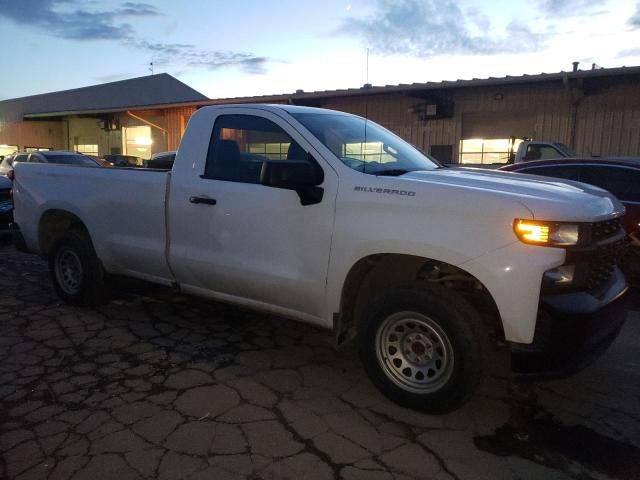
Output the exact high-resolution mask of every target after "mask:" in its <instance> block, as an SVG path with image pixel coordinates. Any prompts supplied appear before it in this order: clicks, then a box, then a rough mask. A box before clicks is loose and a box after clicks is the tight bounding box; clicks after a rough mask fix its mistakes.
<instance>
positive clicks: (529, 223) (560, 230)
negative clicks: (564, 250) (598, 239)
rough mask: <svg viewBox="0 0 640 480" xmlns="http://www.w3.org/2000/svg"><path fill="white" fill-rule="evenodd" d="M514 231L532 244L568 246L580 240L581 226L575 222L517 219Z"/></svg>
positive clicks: (522, 240) (521, 238)
mask: <svg viewBox="0 0 640 480" xmlns="http://www.w3.org/2000/svg"><path fill="white" fill-rule="evenodd" d="M513 231H514V232H515V234H516V236H517V237H518V239H520V241H521V242H524V243H529V244H531V245H543V246H547V247H568V246H572V245H577V244H578V241H579V240H580V226H579V225H578V224H575V223H556V222H543V221H538V220H521V219H516V220H515V221H514V222H513Z"/></svg>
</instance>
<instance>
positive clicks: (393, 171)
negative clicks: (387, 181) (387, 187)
mask: <svg viewBox="0 0 640 480" xmlns="http://www.w3.org/2000/svg"><path fill="white" fill-rule="evenodd" d="M409 172H413V170H405V169H403V168H390V169H388V170H378V171H377V172H367V173H371V174H372V175H378V176H381V177H382V176H384V177H398V176H400V175H404V174H405V173H409Z"/></svg>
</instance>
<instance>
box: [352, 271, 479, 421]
mask: <svg viewBox="0 0 640 480" xmlns="http://www.w3.org/2000/svg"><path fill="white" fill-rule="evenodd" d="M398 328H400V330H398ZM358 337H359V343H360V356H361V359H362V362H363V364H364V368H365V370H366V372H367V374H368V375H369V377H370V379H371V381H372V382H373V383H374V384H375V385H376V387H378V389H379V390H380V391H381V392H382V393H383V394H384V395H385V396H386V397H387V398H389V399H391V400H392V401H394V402H396V403H398V404H400V405H402V406H405V407H408V408H412V409H415V410H421V411H423V412H428V413H446V412H450V411H452V410H455V409H456V408H458V407H459V406H461V405H462V404H463V403H464V402H465V401H466V400H467V399H468V398H469V396H470V395H471V394H472V393H473V391H474V390H475V388H476V386H477V385H478V383H479V381H480V378H481V376H482V369H483V351H484V344H485V342H486V341H487V334H486V332H485V329H484V328H483V325H482V322H481V319H480V317H479V315H478V314H477V313H476V311H475V310H474V309H473V307H471V306H470V305H469V303H468V302H467V301H466V300H465V299H464V298H463V297H462V296H460V295H459V294H458V293H456V292H455V291H452V290H449V289H446V288H444V287H440V286H438V285H428V284H427V285H425V284H419V283H415V284H411V285H408V286H403V287H399V288H396V289H393V290H391V291H389V292H388V293H386V294H384V295H383V296H381V297H380V298H378V299H376V301H375V302H373V303H371V304H370V305H369V307H368V308H367V309H365V312H364V314H363V315H362V317H361V319H360V322H359V334H358ZM394 349H395V350H394ZM438 362H439V363H438Z"/></svg>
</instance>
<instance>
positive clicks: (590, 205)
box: [398, 168, 624, 222]
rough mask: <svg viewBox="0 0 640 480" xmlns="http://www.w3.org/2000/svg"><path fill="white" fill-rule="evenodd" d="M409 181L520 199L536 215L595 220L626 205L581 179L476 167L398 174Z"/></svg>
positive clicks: (603, 217) (506, 198)
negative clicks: (579, 180) (577, 180)
mask: <svg viewBox="0 0 640 480" xmlns="http://www.w3.org/2000/svg"><path fill="white" fill-rule="evenodd" d="M398 179H399V180H400V179H402V180H404V181H406V182H407V183H414V184H415V185H416V187H417V186H418V184H422V183H429V184H438V185H442V186H449V187H455V188H461V189H471V190H476V191H481V192H485V193H486V194H489V195H495V196H503V197H505V200H508V199H509V198H511V199H512V200H518V201H519V202H520V203H522V204H523V205H524V206H526V207H527V208H528V209H529V210H530V211H531V212H532V214H533V216H534V218H537V219H540V220H551V221H575V222H593V221H598V220H602V219H605V218H608V217H611V216H613V215H622V214H624V206H623V205H622V204H621V203H620V201H618V199H616V198H615V197H614V196H613V195H611V194H610V193H609V192H607V191H606V190H603V189H601V188H598V187H594V186H592V185H587V184H584V183H580V182H574V181H570V180H561V179H545V178H544V177H540V176H538V175H527V174H522V173H515V172H498V171H495V170H482V169H474V168H442V169H438V170H431V171H416V172H411V173H407V174H405V175H402V176H401V177H398Z"/></svg>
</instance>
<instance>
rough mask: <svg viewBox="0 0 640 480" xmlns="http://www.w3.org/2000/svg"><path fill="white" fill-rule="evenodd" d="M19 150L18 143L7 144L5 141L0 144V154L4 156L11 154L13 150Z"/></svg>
mask: <svg viewBox="0 0 640 480" xmlns="http://www.w3.org/2000/svg"><path fill="white" fill-rule="evenodd" d="M17 151H18V146H17V145H6V144H4V143H3V144H2V145H0V156H2V157H5V156H7V155H11V154H12V153H13V152H17Z"/></svg>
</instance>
